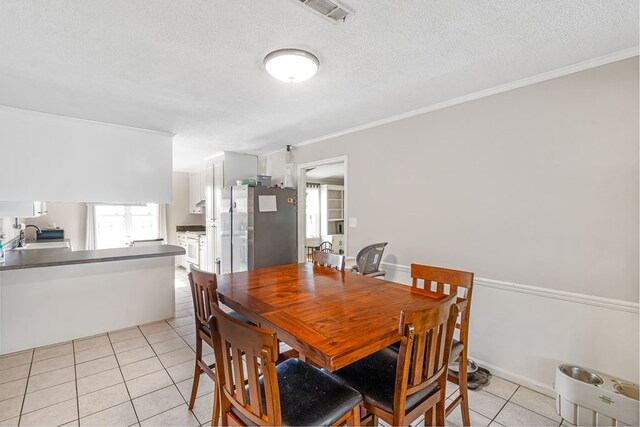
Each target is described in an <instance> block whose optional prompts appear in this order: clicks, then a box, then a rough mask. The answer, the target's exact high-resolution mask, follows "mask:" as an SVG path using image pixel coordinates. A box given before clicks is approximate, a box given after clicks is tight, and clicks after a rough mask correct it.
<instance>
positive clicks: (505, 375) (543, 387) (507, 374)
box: [469, 354, 556, 398]
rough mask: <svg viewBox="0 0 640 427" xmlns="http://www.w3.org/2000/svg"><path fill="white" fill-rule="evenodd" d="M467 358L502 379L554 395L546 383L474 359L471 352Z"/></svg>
mask: <svg viewBox="0 0 640 427" xmlns="http://www.w3.org/2000/svg"><path fill="white" fill-rule="evenodd" d="M469 359H471V360H473V361H474V362H476V363H477V364H478V365H480V366H482V367H484V368H487V369H488V370H489V372H491V375H497V376H499V377H500V378H502V379H503V380H507V381H511V382H512V383H515V384H518V385H521V386H523V387H526V388H528V389H531V390H534V391H537V392H539V393H542V394H544V395H547V396H549V397H553V398H555V397H556V395H555V391H554V390H553V387H551V386H549V385H548V384H544V383H541V382H539V381H535V380H532V379H531V378H527V377H524V376H522V375H518V374H514V373H513V372H511V371H507V370H505V369H502V368H500V367H498V366H496V365H492V364H491V363H487V362H485V361H483V360H479V359H476V358H475V357H473V355H471V354H470V355H469Z"/></svg>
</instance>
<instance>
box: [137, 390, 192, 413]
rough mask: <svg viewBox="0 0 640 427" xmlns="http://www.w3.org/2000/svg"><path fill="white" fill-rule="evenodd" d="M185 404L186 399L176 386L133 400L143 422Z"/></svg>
mask: <svg viewBox="0 0 640 427" xmlns="http://www.w3.org/2000/svg"><path fill="white" fill-rule="evenodd" d="M183 404H184V399H183V398H182V395H180V392H178V389H177V388H176V387H175V386H174V385H171V386H169V387H165V388H163V389H161V390H156V391H154V392H153V393H150V394H145V395H144V396H142V397H138V398H137V399H133V406H134V407H135V408H136V414H138V419H140V420H141V421H142V420H146V419H148V418H151V417H153V416H154V415H158V414H160V413H162V412H164V411H167V410H169V409H172V408H175V407H176V406H180V405H183Z"/></svg>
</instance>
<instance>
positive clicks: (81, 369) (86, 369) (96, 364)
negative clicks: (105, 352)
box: [76, 355, 118, 379]
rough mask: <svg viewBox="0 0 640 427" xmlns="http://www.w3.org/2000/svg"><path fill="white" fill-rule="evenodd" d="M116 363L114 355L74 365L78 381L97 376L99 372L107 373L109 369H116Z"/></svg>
mask: <svg viewBox="0 0 640 427" xmlns="http://www.w3.org/2000/svg"><path fill="white" fill-rule="evenodd" d="M117 367H118V362H117V361H116V357H115V356H114V355H111V356H107V357H102V358H100V359H96V360H92V361H90V362H85V363H79V364H77V365H76V375H77V377H78V379H80V378H84V377H88V376H89V375H93V374H97V373H99V372H104V371H108V370H109V369H113V368H117Z"/></svg>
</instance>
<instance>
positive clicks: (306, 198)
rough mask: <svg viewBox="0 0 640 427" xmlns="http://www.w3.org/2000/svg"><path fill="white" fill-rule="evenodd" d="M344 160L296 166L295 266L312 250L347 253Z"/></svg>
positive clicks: (333, 159) (336, 159)
mask: <svg viewBox="0 0 640 427" xmlns="http://www.w3.org/2000/svg"><path fill="white" fill-rule="evenodd" d="M347 177H348V174H347V156H342V157H334V158H331V159H325V160H319V161H316V162H311V163H304V164H300V165H298V262H304V261H307V259H308V256H309V254H310V253H311V251H312V250H314V249H317V248H320V247H322V249H323V250H326V251H331V252H334V253H341V254H344V255H346V254H347V253H348V242H349V239H348V227H347V223H348V221H347V218H348V213H347V212H348V203H347V201H348V191H347V189H348V185H347Z"/></svg>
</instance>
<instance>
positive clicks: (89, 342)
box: [73, 334, 111, 354]
mask: <svg viewBox="0 0 640 427" xmlns="http://www.w3.org/2000/svg"><path fill="white" fill-rule="evenodd" d="M103 345H111V341H109V337H108V336H107V334H101V335H97V336H94V337H90V338H83V339H80V340H74V341H73V349H74V350H73V351H75V352H76V354H77V353H78V352H81V351H86V350H90V349H92V348H95V347H100V346H103Z"/></svg>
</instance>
